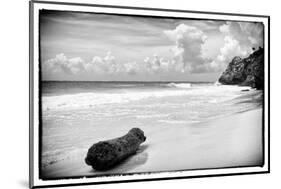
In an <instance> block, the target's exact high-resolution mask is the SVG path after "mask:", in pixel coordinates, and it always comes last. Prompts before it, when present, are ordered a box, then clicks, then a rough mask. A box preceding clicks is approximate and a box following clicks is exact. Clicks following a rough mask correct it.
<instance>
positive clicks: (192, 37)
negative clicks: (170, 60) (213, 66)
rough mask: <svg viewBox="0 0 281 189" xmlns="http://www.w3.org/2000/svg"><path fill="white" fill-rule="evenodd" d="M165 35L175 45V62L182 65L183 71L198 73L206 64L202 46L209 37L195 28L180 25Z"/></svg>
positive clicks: (167, 31) (173, 49)
mask: <svg viewBox="0 0 281 189" xmlns="http://www.w3.org/2000/svg"><path fill="white" fill-rule="evenodd" d="M164 33H165V34H166V35H167V37H168V38H169V39H170V40H172V41H173V42H174V43H175V47H174V48H172V52H173V53H174V61H175V62H178V63H181V64H182V71H188V72H196V70H197V69H198V68H199V67H200V66H201V65H202V64H204V58H202V46H203V45H204V43H205V41H206V39H207V36H206V35H205V34H204V32H203V31H201V30H200V29H198V28H197V27H195V26H189V25H186V24H180V25H178V26H177V27H176V28H175V29H174V30H166V31H164Z"/></svg>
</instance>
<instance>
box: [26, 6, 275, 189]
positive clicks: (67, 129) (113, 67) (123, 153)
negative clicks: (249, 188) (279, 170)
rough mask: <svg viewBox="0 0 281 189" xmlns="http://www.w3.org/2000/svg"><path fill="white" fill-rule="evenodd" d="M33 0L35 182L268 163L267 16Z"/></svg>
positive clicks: (211, 171) (228, 170)
mask: <svg viewBox="0 0 281 189" xmlns="http://www.w3.org/2000/svg"><path fill="white" fill-rule="evenodd" d="M29 3H30V187H31V188H37V187H52V186H73V185H82V184H83V185H85V184H105V183H118V182H136V181H150V180H164V179H182V178H195V177H209V176H226V175H238V174H258V173H269V171H270V165H269V150H270V149H269V147H270V146H269V134H270V132H269V120H270V119H269V118H270V117H269V92H270V91H269V85H270V82H269V74H270V69H269V66H270V62H269V60H270V59H269V29H270V27H269V25H270V23H269V22H270V17H269V16H264V15H247V14H232V13H214V12H199V11H190V10H188V11H187V10H170V9H158V8H142V7H124V6H109V5H97V4H80V3H73V2H72V3H67V2H47V1H45V2H44V1H30V2H29Z"/></svg>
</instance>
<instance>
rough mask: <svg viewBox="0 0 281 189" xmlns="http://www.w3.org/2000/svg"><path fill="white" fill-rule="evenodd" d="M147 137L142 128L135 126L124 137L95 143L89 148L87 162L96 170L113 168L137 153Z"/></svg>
mask: <svg viewBox="0 0 281 189" xmlns="http://www.w3.org/2000/svg"><path fill="white" fill-rule="evenodd" d="M145 139H146V137H145V136H144V132H143V131H142V130H141V129H139V128H133V129H131V130H130V131H129V132H128V133H127V134H126V135H124V136H122V137H119V138H115V139H111V140H107V141H101V142H98V143H96V144H93V145H92V146H91V147H90V148H89V150H88V153H87V157H86V158H85V162H86V164H88V165H89V166H92V168H93V169H95V170H106V169H109V168H112V167H113V166H114V165H116V164H118V163H119V162H121V161H122V160H124V159H126V158H127V157H129V156H130V155H132V154H135V153H136V151H137V149H138V147H139V146H140V144H141V143H143V142H144V141H145Z"/></svg>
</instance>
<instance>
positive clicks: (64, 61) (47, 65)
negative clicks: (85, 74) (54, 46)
mask: <svg viewBox="0 0 281 189" xmlns="http://www.w3.org/2000/svg"><path fill="white" fill-rule="evenodd" d="M42 70H43V74H48V73H55V74H60V73H66V74H76V73H78V72H81V71H84V70H85V68H84V61H83V60H82V59H81V58H80V57H76V58H71V59H68V58H67V57H66V56H65V55H64V54H63V53H61V54H58V55H56V57H55V58H52V59H49V60H47V61H46V62H44V63H43V66H42Z"/></svg>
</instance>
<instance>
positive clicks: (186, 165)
mask: <svg viewBox="0 0 281 189" xmlns="http://www.w3.org/2000/svg"><path fill="white" fill-rule="evenodd" d="M140 128H141V129H143V130H144V132H145V136H146V137H147V141H146V142H145V143H143V144H142V145H141V146H140V148H139V150H138V152H137V154H136V155H133V156H131V157H129V158H128V159H126V160H124V161H123V162H122V163H120V164H119V165H117V166H116V167H114V168H112V169H110V170H107V171H95V170H93V169H92V168H91V167H90V166H88V165H86V163H85V162H84V158H85V157H86V153H84V151H83V152H81V153H79V154H75V155H74V156H73V157H71V158H69V159H65V160H62V161H59V162H55V163H53V164H50V165H48V166H47V167H45V168H44V169H43V170H42V177H43V179H56V178H62V177H64V178H66V177H67V178H71V177H80V176H81V177H84V176H94V175H108V174H124V173H142V172H160V171H173V170H191V169H206V168H223V167H241V166H262V165H263V150H262V108H257V109H254V110H249V111H246V112H240V113H236V114H233V115H229V116H226V117H220V118H216V119H212V120H209V121H207V122H199V123H191V124H187V125H184V126H182V125H175V127H169V128H168V127H161V126H151V130H153V132H149V131H148V130H149V127H145V128H142V127H140ZM146 133H147V134H146ZM241 144H242V145H241Z"/></svg>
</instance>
